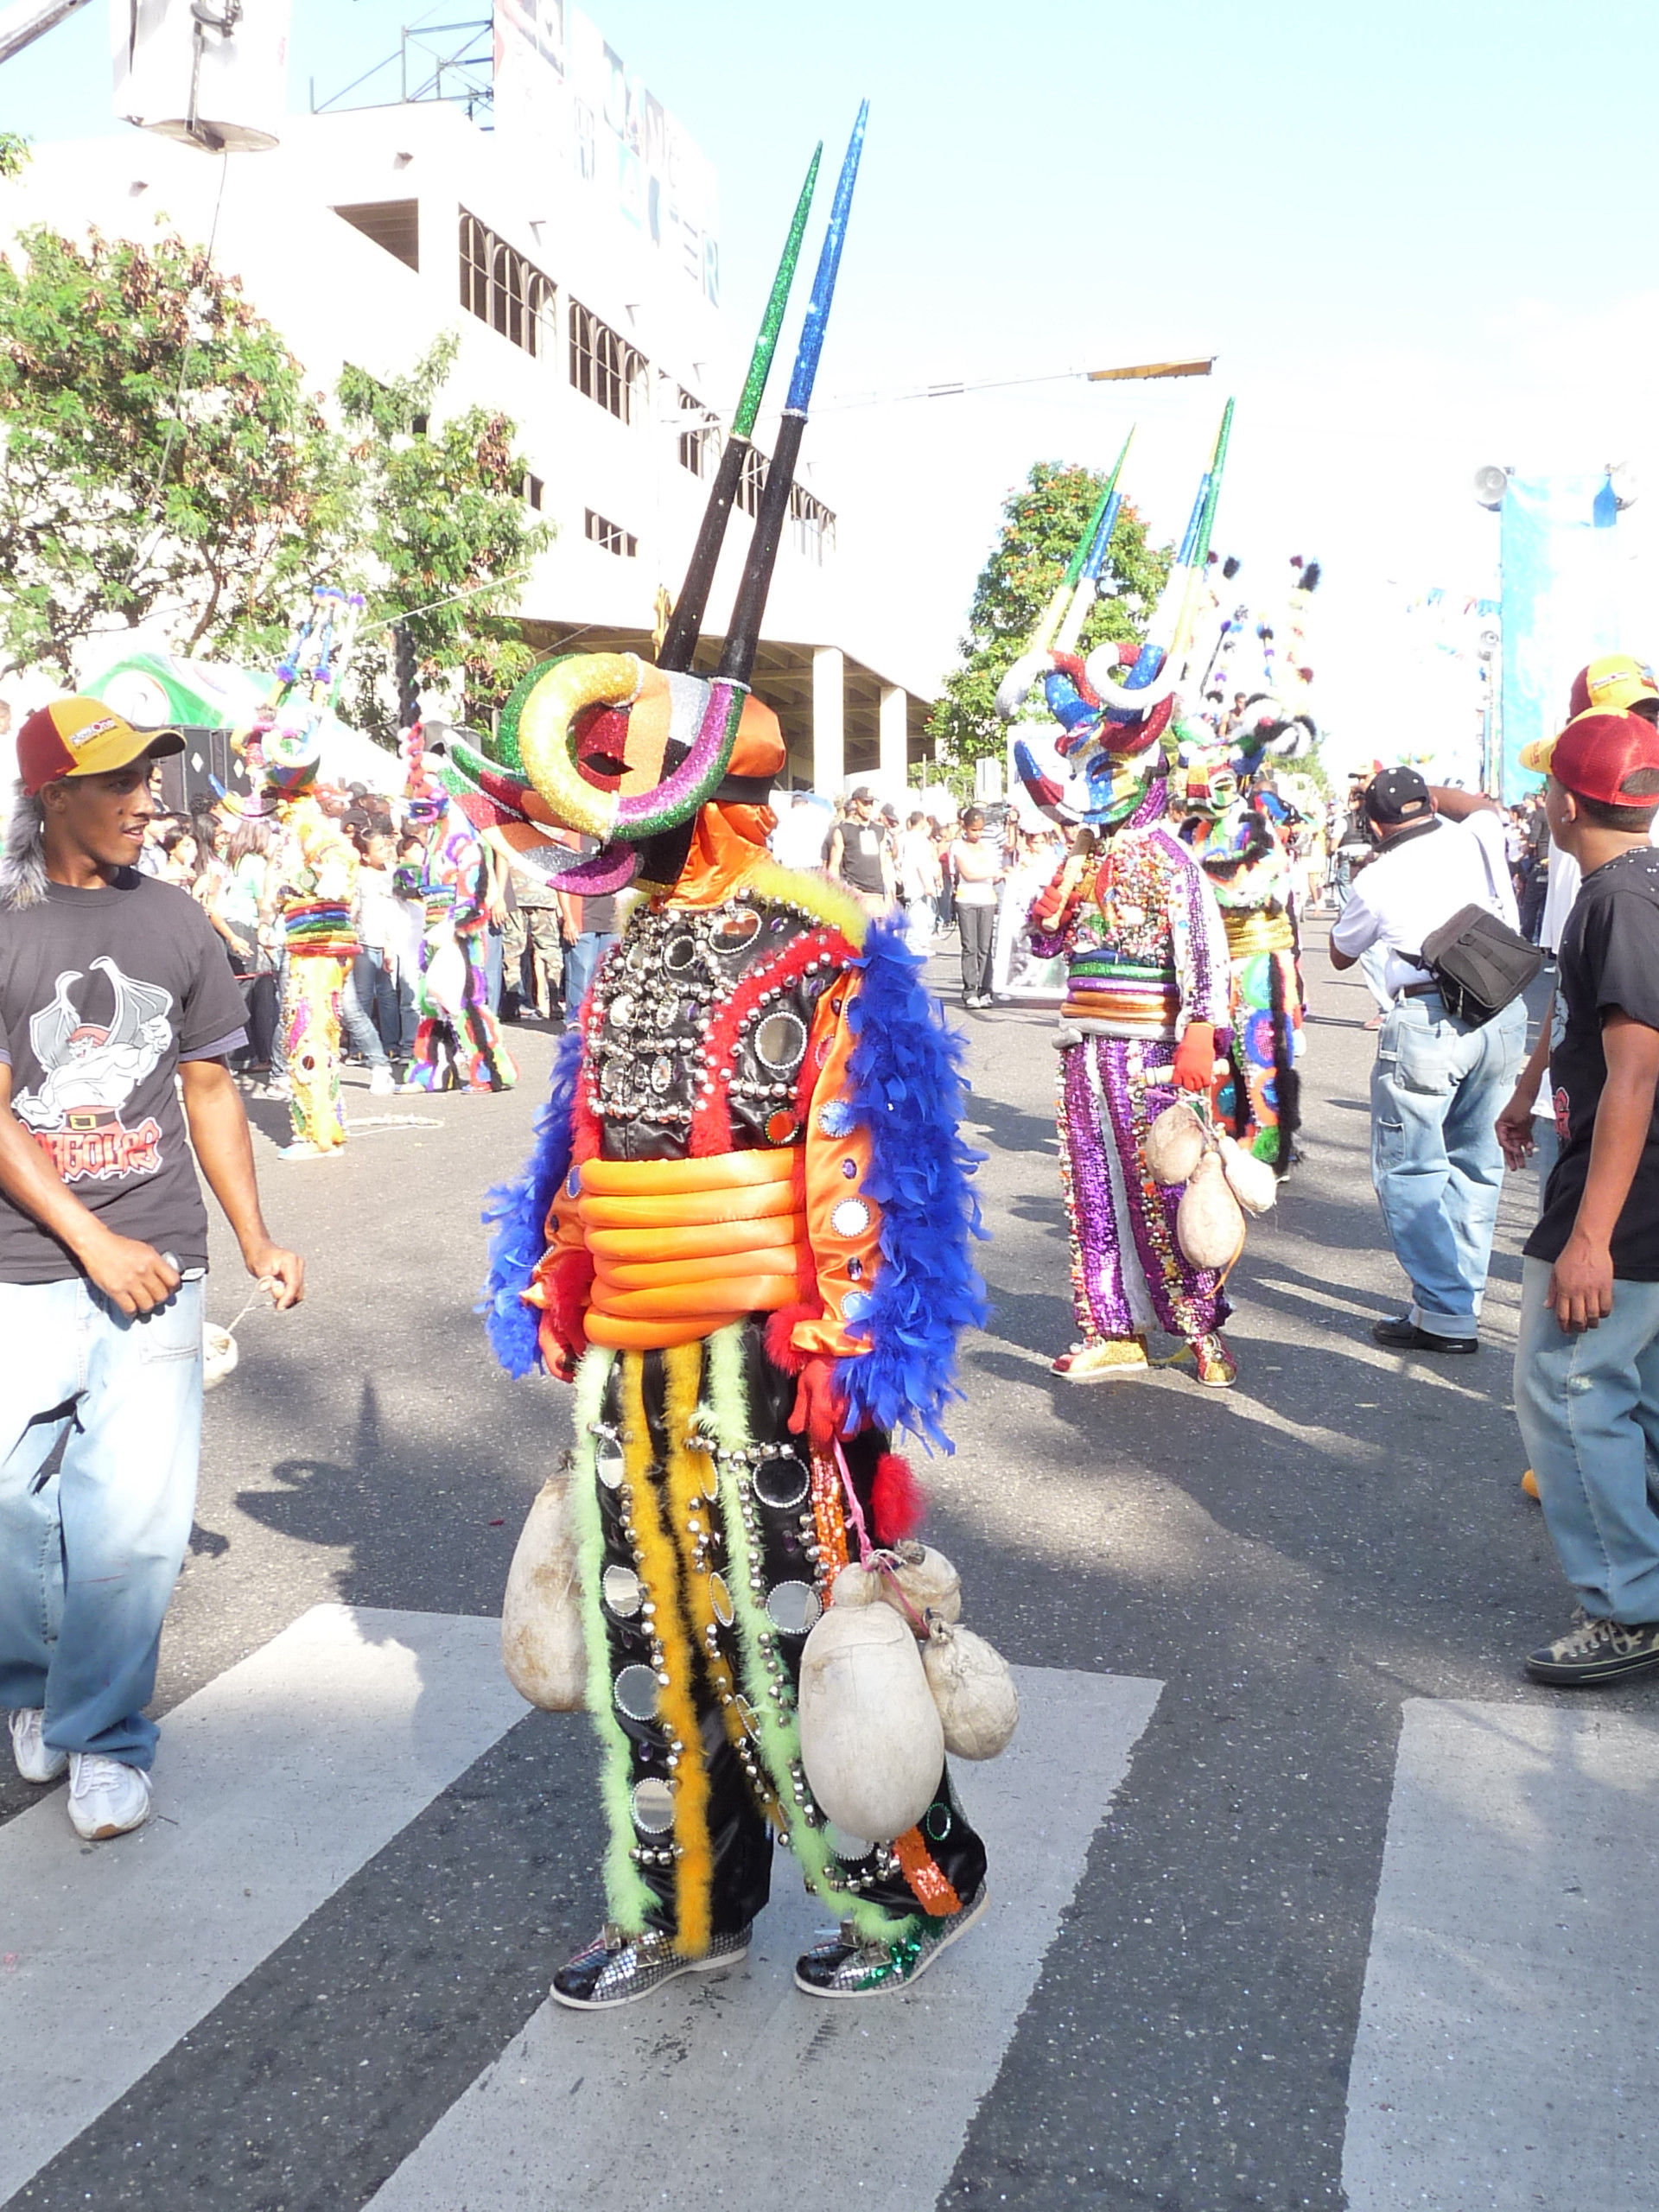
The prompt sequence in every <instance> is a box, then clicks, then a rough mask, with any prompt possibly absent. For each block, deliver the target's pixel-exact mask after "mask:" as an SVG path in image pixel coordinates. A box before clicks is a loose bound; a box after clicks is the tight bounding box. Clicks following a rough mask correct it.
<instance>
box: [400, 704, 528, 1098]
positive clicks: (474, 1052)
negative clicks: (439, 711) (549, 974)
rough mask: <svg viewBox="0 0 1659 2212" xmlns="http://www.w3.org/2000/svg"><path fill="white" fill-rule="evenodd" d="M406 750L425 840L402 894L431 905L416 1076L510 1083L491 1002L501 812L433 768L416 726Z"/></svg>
mask: <svg viewBox="0 0 1659 2212" xmlns="http://www.w3.org/2000/svg"><path fill="white" fill-rule="evenodd" d="M403 754H404V765H405V767H406V769H407V771H408V780H407V798H406V802H405V807H404V819H405V821H406V822H407V823H408V825H409V827H410V829H411V830H413V831H414V832H415V833H416V835H417V836H422V837H423V838H424V840H425V850H424V852H423V855H422V858H421V862H420V866H419V868H415V869H410V868H400V869H399V870H398V872H397V874H398V888H399V890H400V892H402V893H404V894H405V895H408V896H411V897H415V898H418V899H421V900H422V901H423V904H424V906H425V928H424V931H423V935H422V939H421V972H420V981H419V983H418V985H417V987H416V1010H417V1011H418V1013H419V1014H420V1017H421V1021H420V1027H419V1028H418V1029H417V1030H416V1033H415V1045H414V1051H413V1053H412V1056H411V1058H410V1069H409V1079H410V1083H411V1084H414V1085H415V1086H416V1088H417V1089H418V1090H511V1089H512V1086H513V1084H515V1083H516V1082H517V1081H518V1070H517V1068H515V1067H514V1065H513V1064H512V1056H511V1055H510V1054H509V1052H508V1051H507V1048H506V1046H505V1045H504V1044H503V1043H502V1041H501V1031H500V1027H499V1024H498V1023H497V1021H496V1018H495V1014H494V1013H493V1010H492V1008H491V1006H490V981H489V969H488V964H487V959H486V954H487V938H486V931H487V925H488V919H489V916H488V912H487V907H488V900H489V861H488V858H487V856H486V853H485V849H484V845H483V842H482V840H481V838H480V835H479V832H480V830H481V829H488V828H490V827H491V824H492V818H493V810H492V809H491V808H490V806H489V804H488V802H487V801H485V802H480V800H479V799H477V798H474V797H473V796H472V795H471V794H470V793H468V792H467V791H461V793H460V795H459V796H457V795H455V794H454V793H452V792H451V791H447V790H446V789H445V788H444V785H443V784H442V782H441V781H440V780H439V779H437V778H436V777H435V776H434V775H433V774H432V773H431V772H430V769H429V766H428V764H427V760H426V754H425V747H424V745H423V738H422V732H421V729H420V726H419V725H418V724H416V727H415V728H413V729H411V730H409V731H407V732H406V733H405V734H404V740H403ZM474 816H477V817H480V818H479V819H477V820H476V821H475V820H474Z"/></svg>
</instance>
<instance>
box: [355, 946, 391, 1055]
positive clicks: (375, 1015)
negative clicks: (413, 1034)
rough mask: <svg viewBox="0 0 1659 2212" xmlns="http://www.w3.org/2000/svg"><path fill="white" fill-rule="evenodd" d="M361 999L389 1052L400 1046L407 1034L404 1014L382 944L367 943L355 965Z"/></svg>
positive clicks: (377, 1034)
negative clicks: (402, 1038) (401, 1039)
mask: <svg viewBox="0 0 1659 2212" xmlns="http://www.w3.org/2000/svg"><path fill="white" fill-rule="evenodd" d="M352 987H353V989H354V990H355V992H356V994H357V1002H358V1004H359V1006H360V1007H362V1008H363V1010H364V1012H365V1014H367V1015H368V1017H369V1020H371V1021H372V1023H373V1024H374V1032H375V1034H376V1036H377V1037H378V1038H379V1039H380V1042H381V1043H382V1044H383V1045H384V1046H385V1048H386V1050H387V1052H396V1051H397V1041H398V1039H399V1038H400V1037H401V1035H402V1034H403V1014H402V1010H401V1009H400V1007H399V1006H398V1003H397V976H395V975H393V974H391V973H390V972H389V971H388V970H387V968H386V964H385V954H384V953H383V952H382V950H381V949H380V947H379V946H378V944H365V946H364V947H363V950H361V951H360V952H359V954H358V956H357V960H356V963H355V964H354V966H353V969H352Z"/></svg>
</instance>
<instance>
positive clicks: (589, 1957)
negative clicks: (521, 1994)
mask: <svg viewBox="0 0 1659 2212" xmlns="http://www.w3.org/2000/svg"><path fill="white" fill-rule="evenodd" d="M748 1954H749V1931H748V1929H747V1928H743V1929H739V1931H738V1933H737V1934H736V1935H735V1936H714V1937H712V1938H711V1939H710V1941H709V1948H708V1950H707V1951H706V1952H705V1953H704V1954H703V1955H702V1957H701V1958H699V1959H686V1958H682V1957H681V1956H680V1955H679V1953H678V1952H677V1951H676V1949H675V1948H674V1938H673V1937H672V1936H665V1935H664V1933H663V1931H662V1930H661V1929H658V1928H647V1929H646V1930H645V1933H644V1935H643V1936H625V1935H624V1934H623V1932H622V1930H621V1929H620V1928H617V1927H615V1926H613V1924H612V1923H610V1922H609V1921H607V1922H606V1923H605V1925H604V1927H603V1928H601V1929H600V1931H599V1933H598V1935H597V1936H594V1940H593V1942H591V1943H589V1944H588V1945H587V1946H586V1948H584V1949H582V1950H580V1951H578V1952H577V1953H576V1955H575V1958H573V1959H570V1960H569V1961H566V1963H565V1964H564V1965H563V1966H562V1967H560V1968H559V1970H558V1972H557V1974H555V1975H554V1977H553V1988H552V1997H553V2001H554V2003H555V2004H556V2005H570V2006H571V2007H572V2008H573V2009H574V2010H575V2011H577V2012H601V2011H602V2010H603V2009H604V2008H605V2007H606V2006H607V2005H632V2003H633V2001H634V1999H636V1998H639V1997H649V1996H650V1994H651V1993H652V1990H653V1989H660V1988H661V1987H662V1986H663V1984H664V1982H665V1981H672V1980H675V1979H676V1977H677V1975H680V1974H715V1973H718V1972H720V1971H721V1969H722V1968H724V1967H734V1966H736V1965H737V1963H738V1962H739V1961H740V1960H741V1959H746V1958H747V1956H748Z"/></svg>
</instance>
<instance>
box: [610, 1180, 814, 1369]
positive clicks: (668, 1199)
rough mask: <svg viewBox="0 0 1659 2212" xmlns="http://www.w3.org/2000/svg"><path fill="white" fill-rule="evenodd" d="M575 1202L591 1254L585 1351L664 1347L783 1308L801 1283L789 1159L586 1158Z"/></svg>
mask: <svg viewBox="0 0 1659 2212" xmlns="http://www.w3.org/2000/svg"><path fill="white" fill-rule="evenodd" d="M581 1174H582V1186H581V1192H580V1195H579V1196H578V1198H577V1200H576V1214H577V1218H578V1219H579V1221H580V1222H581V1224H582V1241H583V1243H585V1244H586V1245H587V1247H588V1250H589V1251H590V1252H591V1253H592V1254H593V1255H594V1283H593V1291H592V1303H591V1305H590V1306H589V1307H588V1314H587V1319H586V1324H585V1325H586V1328H587V1332H588V1342H589V1343H590V1344H607V1345H610V1346H612V1347H613V1348H614V1349H617V1350H626V1351H655V1350H664V1349H666V1348H667V1347H668V1346H669V1345H671V1344H687V1343H689V1342H690V1340H691V1339H692V1338H695V1337H702V1336H707V1335H709V1333H710V1332H712V1331H714V1330H715V1329H719V1328H722V1327H724V1326H725V1325H726V1324H727V1323H728V1321H730V1320H732V1319H734V1316H736V1315H737V1314H739V1313H771V1312H772V1311H774V1310H775V1309H776V1308H778V1307H779V1306H792V1305H793V1304H794V1303H795V1302H796V1300H798V1298H799V1297H800V1295H801V1285H802V1280H803V1277H806V1278H807V1279H809V1280H810V1274H811V1255H810V1251H809V1249H808V1246H807V1242H806V1211H805V1186H804V1163H803V1160H802V1158H801V1154H800V1153H799V1152H798V1151H779V1152H728V1153H721V1154H716V1155H715V1156H714V1157H713V1158H710V1159H706V1160H584V1161H583V1162H582V1170H581Z"/></svg>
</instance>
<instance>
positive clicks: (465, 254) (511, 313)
mask: <svg viewBox="0 0 1659 2212" xmlns="http://www.w3.org/2000/svg"><path fill="white" fill-rule="evenodd" d="M461 305H462V307H464V308H466V310H467V314H468V315H476V316H477V317H478V319H479V321H480V322H487V323H488V324H489V326H490V327H491V329H492V330H499V332H500V334H501V335H502V336H503V337H504V338H505V339H506V340H508V341H509V343H510V344H512V345H514V346H518V347H520V348H521V349H522V350H523V351H524V353H534V354H536V355H537V356H541V355H544V354H550V353H552V352H553V349H554V345H555V342H556V339H557V337H558V294H557V291H556V288H555V286H554V284H553V283H552V280H551V279H550V277H544V276H543V274H542V272H541V270H539V269H537V266H536V264H534V262H531V261H526V260H525V258H524V255H523V254H522V253H520V252H518V250H517V249H516V248H515V247H513V246H510V245H507V244H506V243H505V240H504V239H501V238H497V237H496V235H495V233H494V232H493V231H491V230H489V229H487V228H486V226H485V225H484V224H482V223H480V221H479V219H478V218H477V216H476V215H469V214H468V213H467V210H466V209H465V208H464V207H463V208H462V209H461Z"/></svg>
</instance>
